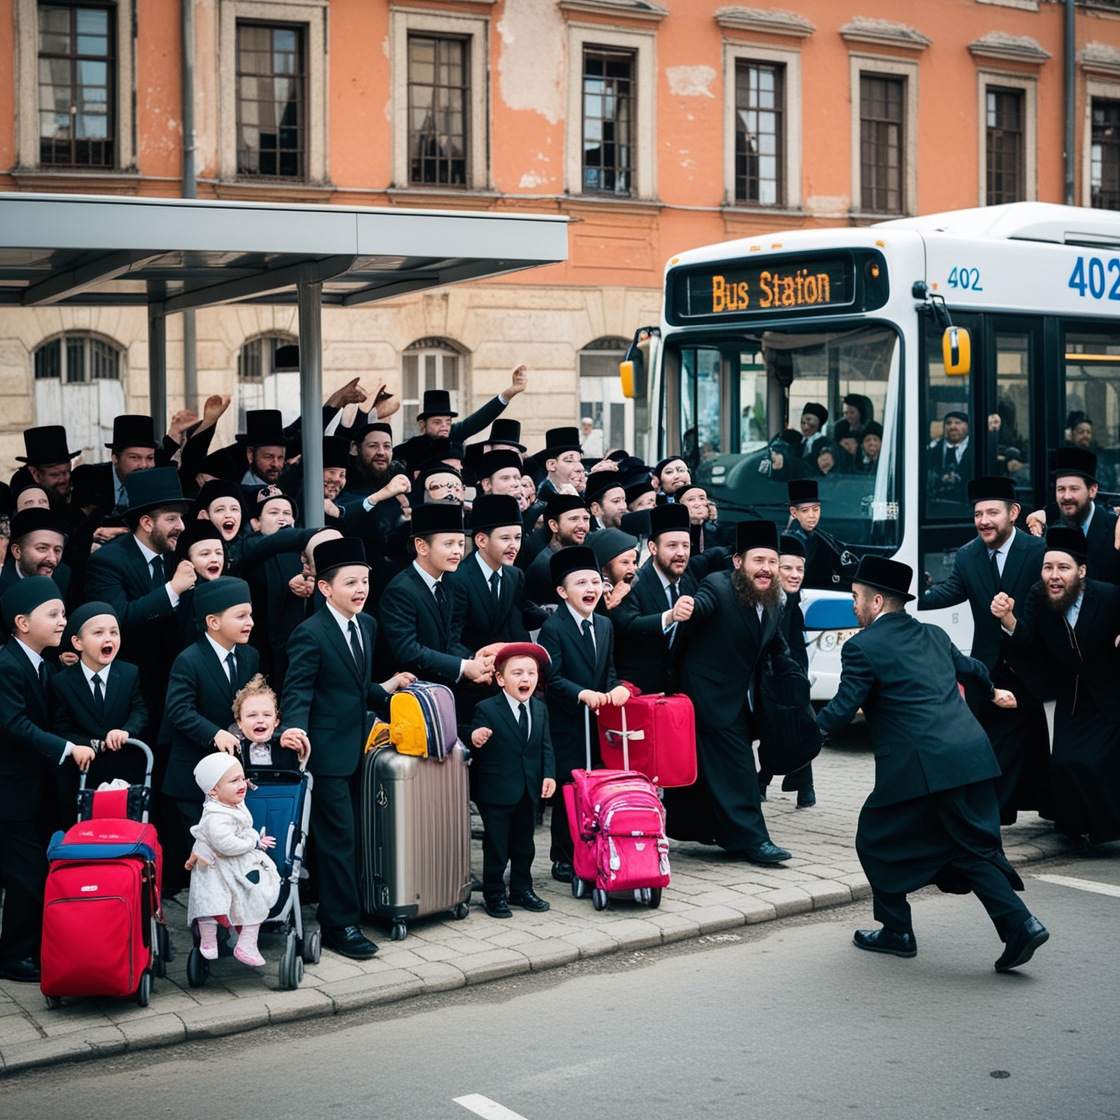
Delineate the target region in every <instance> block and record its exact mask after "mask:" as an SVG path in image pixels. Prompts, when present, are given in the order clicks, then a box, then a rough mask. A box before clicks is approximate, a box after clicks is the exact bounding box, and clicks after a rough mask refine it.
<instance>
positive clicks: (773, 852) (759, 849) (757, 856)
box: [735, 840, 793, 866]
mask: <svg viewBox="0 0 1120 1120" xmlns="http://www.w3.org/2000/svg"><path fill="white" fill-rule="evenodd" d="M735 855H737V856H741V857H742V858H743V859H745V860H749V861H750V862H751V863H761V864H763V865H764V866H768V865H769V864H772V863H785V861H786V860H787V859H793V856H791V855H790V854H789V852H787V851H786V850H785V848H779V847H778V845H777V844H771V843H770V841H769V840H766V841H765V842H763V843H762V844H755V846H754V847H753V848H744V849H743V850H742V851H741V852H736V853H735Z"/></svg>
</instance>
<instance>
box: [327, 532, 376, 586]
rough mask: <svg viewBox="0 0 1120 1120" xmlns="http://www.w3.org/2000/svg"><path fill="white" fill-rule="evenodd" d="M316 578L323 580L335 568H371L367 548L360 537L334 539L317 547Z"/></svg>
mask: <svg viewBox="0 0 1120 1120" xmlns="http://www.w3.org/2000/svg"><path fill="white" fill-rule="evenodd" d="M313 560H314V561H315V578H316V579H321V578H322V577H323V576H324V575H326V574H327V572H333V571H334V569H335V568H348V567H350V566H351V565H359V566H361V567H363V568H368V567H369V566H370V564H369V561H368V560H366V546H365V545H364V544H363V543H362V541H361V539H360V538H359V537H332V538H331V539H330V540H326V541H321V542H320V543H319V544H317V545H316V546H315V555H314V557H313Z"/></svg>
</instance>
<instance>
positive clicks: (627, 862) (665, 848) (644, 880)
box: [564, 708, 669, 910]
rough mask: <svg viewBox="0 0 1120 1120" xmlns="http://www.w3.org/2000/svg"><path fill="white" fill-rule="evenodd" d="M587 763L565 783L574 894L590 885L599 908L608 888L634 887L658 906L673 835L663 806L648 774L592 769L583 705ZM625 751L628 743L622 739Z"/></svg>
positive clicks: (588, 724)
mask: <svg viewBox="0 0 1120 1120" xmlns="http://www.w3.org/2000/svg"><path fill="white" fill-rule="evenodd" d="M584 726H585V729H586V737H587V769H586V770H573V771H572V781H571V783H569V784H567V785H565V786H564V804H565V806H566V808H567V810H568V826H569V828H570V829H571V833H572V845H573V848H574V854H573V858H572V868H573V875H572V894H573V895H574V896H575V897H576V898H583V897H584V896H585V895H586V894H587V891H588V888H589V887H590V888H591V900H592V903H593V904H594V906H595V909H596V910H603V909H605V908H606V906H607V901H608V898H607V892H608V891H633V892H634V898H635V900H636V901H638V902H644V903H646V905H648V906H650V907H651V908H653V909H656V908H657V907H658V906H660V905H661V890H662V888H663V887H667V886H668V885H669V840H668V838H667V837H666V835H665V810H664V809H663V808H662V805H661V801H660V799H659V798H658V796H657V789H656V787H655V786H654V784H653V783H652V782H651V781H650V780H649V778H647V777H646V776H645V775H644V774H639V773H637V772H636V771H633V770H629V769H623V770H592V769H591V713H590V711H589V710H588V709H587V708H585V709H584ZM622 749H623V757H624V759H625V756H626V753H627V749H626V740H625V739H624V740H623V748H622Z"/></svg>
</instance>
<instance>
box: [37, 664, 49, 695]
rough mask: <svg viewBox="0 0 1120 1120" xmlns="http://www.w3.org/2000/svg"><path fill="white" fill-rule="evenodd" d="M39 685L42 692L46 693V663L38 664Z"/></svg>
mask: <svg viewBox="0 0 1120 1120" xmlns="http://www.w3.org/2000/svg"><path fill="white" fill-rule="evenodd" d="M39 684H40V686H41V687H42V689H43V691H44V692H46V691H47V663H46V662H45V661H40V662H39Z"/></svg>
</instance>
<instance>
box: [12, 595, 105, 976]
mask: <svg viewBox="0 0 1120 1120" xmlns="http://www.w3.org/2000/svg"><path fill="white" fill-rule="evenodd" d="M0 610H2V612H3V616H4V623H5V626H6V627H7V628H8V630H9V633H10V635H11V637H10V638H9V640H8V643H7V644H6V645H5V646H4V647H3V649H0V886H3V888H4V911H3V922H0V976H2V977H4V979H6V980H20V981H26V982H28V983H32V982H34V983H37V982H38V980H39V938H40V931H41V929H42V913H43V883H44V882H45V881H46V875H47V861H46V859H45V858H44V853H43V848H42V845H41V843H40V839H39V836H38V830H37V828H36V822H35V816H36V813H37V811H38V810H39V806H40V802H41V801H42V800H43V792H44V791H43V779H44V776H45V774H46V773H47V772H48V771H47V767H48V766H52V767H54V768H55V769H57V767H58V766H60V765H62V764H63V763H65V762H66V760H67V758H72V759H73V761H74V762H75V763H76V764H77V765H78V766H79V767H80V768H83V769H84V768H85V767H86V766H88V765H89V764H90V762H91V761H92V759H93V757H94V752H93V751H92V750H91V749H90V748H89V747H88V746H77V745H75V744H74V743H72V742H68V741H67V740H66V739H64V738H63V737H62V736H61V735H56V734H54V733H53V732H51V731H49V730H47V729H48V728H49V727H50V707H49V699H48V693H47V690H48V687H49V683H48V682H49V681H50V678H51V676H52V675H53V673H54V669H53V667H52V666H51V665H49V664H48V663H47V662H46V661H44V660H43V652H44V650H46V649H48V648H50V647H53V646H57V645H58V643H59V640H60V639H61V637H62V631H63V628H64V626H65V623H66V610H65V606H64V604H63V602H62V596H61V595H60V594H59V591H58V588H57V587H56V586H55V585H54V583H53V582H52V581H51V580H50V579H48V578H47V577H46V576H29V577H28V578H27V579H24V580H20V582H19V583H18V584H17V585H16V586H15V587H11V588H9V589H8V590H7V591H6V592H5V593H4V596H3V599H2V600H0Z"/></svg>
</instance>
